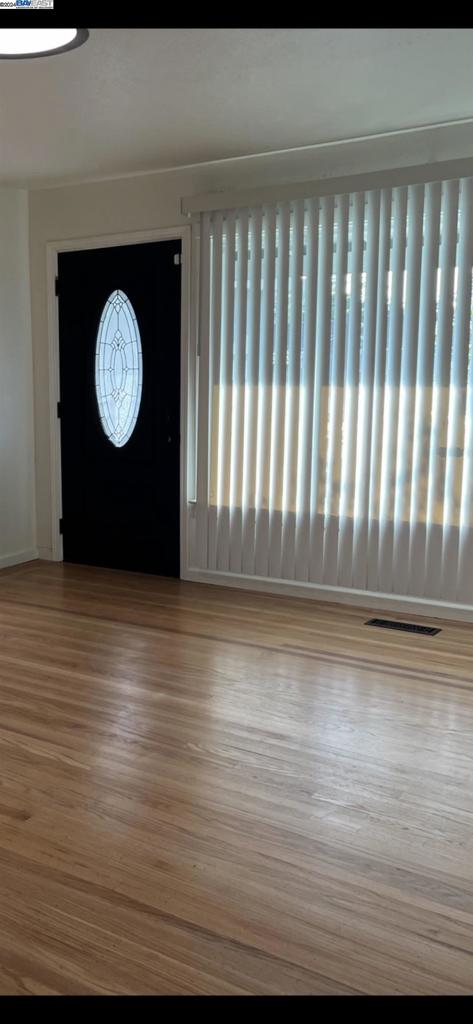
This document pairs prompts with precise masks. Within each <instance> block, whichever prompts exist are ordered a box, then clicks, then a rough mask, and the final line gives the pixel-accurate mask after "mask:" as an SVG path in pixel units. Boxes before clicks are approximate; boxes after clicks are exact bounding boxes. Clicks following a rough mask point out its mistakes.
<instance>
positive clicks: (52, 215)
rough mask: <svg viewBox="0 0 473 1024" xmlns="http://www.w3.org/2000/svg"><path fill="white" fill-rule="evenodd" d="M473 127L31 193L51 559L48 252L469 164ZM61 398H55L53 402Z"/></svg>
mask: <svg viewBox="0 0 473 1024" xmlns="http://www.w3.org/2000/svg"><path fill="white" fill-rule="evenodd" d="M472 146H473V132H472V128H471V126H467V127H465V126H450V127H448V128H442V129H429V130H428V131H422V132H417V133H406V134H405V135H394V136H390V137H387V138H373V139H370V140H368V141H365V142H356V143H344V144H342V145H335V146H327V147H325V148H317V147H313V148H310V149H306V150H303V151H299V152H292V153H280V154H268V155H267V156H264V157H256V158H251V157H249V158H242V159H237V160H225V161H220V162H215V163H214V164H208V165H200V166H199V167H193V168H184V169H182V170H179V171H167V172H163V173H156V174H149V175H144V176H136V177H128V178H118V179H116V180H108V181H102V182H94V183H89V184H82V185H70V186H67V187H62V188H53V189H44V190H36V191H32V192H31V193H30V266H31V300H32V322H33V352H34V369H35V379H34V389H35V441H36V488H37V489H36V501H37V536H38V546H39V550H40V555H42V556H43V557H48V556H50V554H51V545H52V540H51V466H50V450H49V444H50V438H49V401H50V399H49V392H48V323H47V301H48V297H47V283H46V244H47V242H48V241H60V240H61V239H69V238H84V237H90V236H93V235H103V234H113V233H120V232H127V231H139V230H147V229H152V228H160V227H175V226H177V225H182V224H185V223H187V221H186V218H185V217H183V215H182V214H181V198H182V197H186V196H187V197H188V196H192V195H196V194H198V193H201V192H208V191H218V190H228V189H238V188H246V187H252V186H259V185H271V184H278V183H281V182H288V181H304V180H308V179H310V178H313V179H315V178H323V177H336V176H341V175H348V174H357V173H360V172H363V171H371V170H378V169H386V168H393V167H402V166H408V165H411V164H412V165H413V164H423V163H431V162H434V161H440V160H449V159H457V158H458V159H459V158H462V157H471V153H472V152H473V149H472ZM54 397H56V396H54Z"/></svg>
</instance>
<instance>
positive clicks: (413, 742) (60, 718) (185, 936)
mask: <svg viewBox="0 0 473 1024" xmlns="http://www.w3.org/2000/svg"><path fill="white" fill-rule="evenodd" d="M376 611H377V610H376V609H360V608H349V607H341V606H336V605H328V604H319V603H318V602H312V601H303V600H297V599H286V598H282V597H273V596H270V595H257V594H252V593H248V592H240V591H232V590H228V589H223V588H216V587H211V586H205V585H198V584H191V583H183V582H179V581H173V580H164V579H158V578H153V577H146V576H139V575H134V574H124V573H117V572H112V571H108V570H95V569H89V568H86V567H81V566H63V565H58V564H52V563H41V562H34V563H30V564H28V565H24V566H19V567H16V569H15V571H12V570H6V571H4V572H0V764H1V772H0V922H1V928H0V992H3V993H47V992H50V993H73V992H77V993H94V992H95V993H112V992H116V993H183V994H190V993H195V994H208V993H215V994H230V993H236V994H246V993H254V994H263V993H276V994H278V993H296V994H300V993H314V994H325V993H333V994H335V993H340V994H352V993H353V994H355V993H369V994H380V993H396V994H398V993H405V994H430V993H432V994H444V993H445V994H447V993H456V994H467V993H471V992H472V990H473V827H472V826H473V788H472V785H471V780H472V766H473V752H472V750H473V748H472V743H471V737H472V734H473V672H472V655H473V638H472V635H471V626H469V625H467V624H463V623H456V622H450V621H449V622H444V623H438V624H439V625H441V627H442V632H441V633H440V634H438V636H436V637H424V636H419V635H407V634H403V633H399V634H397V633H392V632H387V631H383V630H375V629H372V628H369V627H365V625H364V623H365V622H366V619H367V618H368V617H369V614H370V613H376ZM392 617H397V618H399V619H402V618H405V616H401V615H399V616H392ZM416 621H421V620H416Z"/></svg>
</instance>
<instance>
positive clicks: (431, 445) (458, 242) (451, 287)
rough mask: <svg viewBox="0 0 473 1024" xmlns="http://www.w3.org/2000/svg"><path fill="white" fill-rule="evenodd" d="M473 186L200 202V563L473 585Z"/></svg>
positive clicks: (459, 183)
mask: <svg viewBox="0 0 473 1024" xmlns="http://www.w3.org/2000/svg"><path fill="white" fill-rule="evenodd" d="M472 189H473V179H470V178H463V179H461V180H455V181H445V182H443V183H434V184H427V185H423V184H421V185H417V184H416V185H412V186H408V187H407V186H406V187H404V186H403V187H396V188H392V189H390V188H389V189H388V188H386V189H381V190H376V191H369V192H365V193H362V192H358V193H356V194H351V195H348V194H347V195H340V196H327V197H323V198H321V199H319V198H315V199H308V200H305V201H304V200H298V201H296V202H287V203H280V204H274V205H266V206H262V207H258V208H255V209H250V210H246V209H242V210H230V211H226V212H223V213H221V212H219V213H214V214H203V215H202V218H201V257H200V292H201V294H200V328H199V333H200V365H199V399H198V445H197V529H196V536H195V543H194V551H193V552H192V564H193V565H195V566H196V567H199V568H205V569H217V570H220V571H223V572H232V573H238V574H241V573H243V574H249V575H258V576H263V577H268V578H274V579H288V580H296V581H301V582H314V583H319V584H325V585H330V586H341V587H349V588H356V589H368V590H374V591H380V592H383V593H394V594H401V595H403V594H410V595H416V596H426V597H430V598H438V599H440V600H444V601H458V602H461V603H471V602H472V601H473V436H472V429H473V421H472V411H473V359H472V266H473V216H472V214H473V209H472Z"/></svg>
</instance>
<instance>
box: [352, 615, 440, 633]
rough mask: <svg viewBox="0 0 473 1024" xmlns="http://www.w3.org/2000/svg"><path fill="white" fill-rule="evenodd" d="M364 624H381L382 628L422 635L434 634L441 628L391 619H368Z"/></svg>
mask: <svg viewBox="0 0 473 1024" xmlns="http://www.w3.org/2000/svg"><path fill="white" fill-rule="evenodd" d="M365 626H381V628H382V629H400V630H401V631H402V632H404V633H421V634H422V636H436V635H437V633H441V632H442V630H441V629H438V628H437V627H436V626H416V624H415V623H414V622H393V620H392V619H368V622H365Z"/></svg>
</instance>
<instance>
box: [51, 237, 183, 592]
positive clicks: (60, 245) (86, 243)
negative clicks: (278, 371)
mask: <svg viewBox="0 0 473 1024" xmlns="http://www.w3.org/2000/svg"><path fill="white" fill-rule="evenodd" d="M170 240H175V241H177V242H181V244H182V267H181V396H180V398H181V410H180V423H181V444H180V516H179V518H180V524H179V535H180V559H181V568H180V573H181V576H182V573H183V571H185V569H186V568H187V553H188V540H187V534H188V524H187V518H188V517H187V448H188V439H187V413H188V398H189V395H188V390H189V351H190V312H191V304H190V287H191V265H190V264H191V227H190V225H185V226H183V227H175V228H154V229H153V228H152V229H150V230H147V231H131V232H125V233H124V232H121V233H120V234H112V235H93V236H91V237H88V238H67V239H61V240H60V241H57V242H54V241H52V242H47V244H46V260H47V291H48V371H49V453H50V464H51V491H50V500H51V544H52V548H51V554H49V553H48V552H46V551H44V550H41V551H40V555H41V556H42V557H44V558H48V557H49V559H50V560H52V561H53V562H62V560H63V546H62V536H61V534H60V530H59V520H60V519H61V516H62V477H61V429H60V422H59V419H58V415H57V403H58V401H59V397H60V388H59V317H58V297H57V295H56V277H57V273H58V256H59V253H63V252H74V251H79V250H83V249H105V248H107V247H111V246H116V245H140V244H141V243H143V242H164V241H170Z"/></svg>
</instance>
